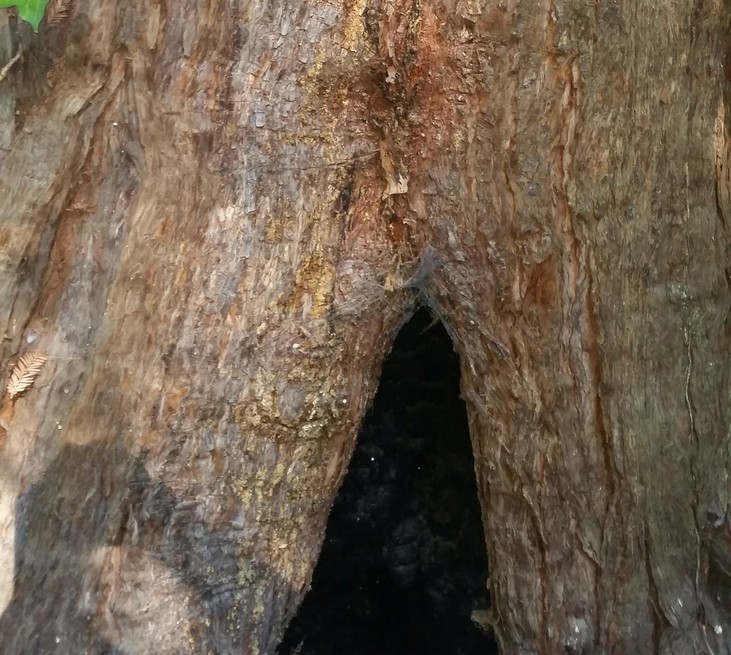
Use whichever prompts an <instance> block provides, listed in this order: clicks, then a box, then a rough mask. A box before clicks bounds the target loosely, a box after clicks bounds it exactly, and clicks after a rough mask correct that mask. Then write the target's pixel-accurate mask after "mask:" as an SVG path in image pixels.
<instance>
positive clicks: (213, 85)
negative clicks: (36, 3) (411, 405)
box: [0, 0, 731, 655]
mask: <svg viewBox="0 0 731 655" xmlns="http://www.w3.org/2000/svg"><path fill="white" fill-rule="evenodd" d="M729 13H730V12H729V5H728V2H727V1H726V0H695V1H694V2H687V1H685V0H682V1H678V2H666V3H663V6H662V7H661V8H660V9H658V7H657V3H656V2H650V1H649V0H627V1H626V2H623V3H616V2H609V1H606V2H598V1H597V2H594V3H589V2H583V1H579V2H576V1H574V2H569V1H568V0H549V1H548V2H545V3H540V4H539V3H537V2H535V1H534V0H531V1H528V0H500V1H499V2H498V1H497V0H457V1H456V2H455V1H454V0H442V1H441V2H440V1H439V0H350V1H349V2H345V3H342V4H339V3H328V2H319V1H316V0H291V1H290V2H286V3H284V2H279V1H278V0H268V1H266V2H265V1H259V0H251V1H250V2H239V1H237V0H231V1H229V2H222V1H221V0H204V1H200V2H193V1H185V2H160V1H156V0H145V1H144V2H142V1H141V0H129V1H128V2H124V3H117V2H111V1H110V0H102V1H99V2H84V1H81V2H70V0H60V1H59V2H54V3H52V5H51V7H50V9H49V15H48V16H47V18H46V21H45V23H44V25H43V26H42V27H41V30H40V34H39V35H35V34H33V33H32V32H31V31H30V29H29V28H28V27H27V26H26V25H22V24H17V23H16V21H15V19H14V18H12V17H9V18H8V19H7V20H8V22H7V24H6V25H5V24H4V25H3V26H2V29H1V30H0V57H2V58H3V59H2V61H0V65H2V64H4V63H5V61H6V60H7V59H9V57H10V56H11V55H12V54H14V53H15V52H17V50H18V48H20V47H22V48H23V50H24V54H23V56H22V59H21V60H20V61H19V62H17V63H16V64H15V65H14V66H13V67H12V68H11V69H10V71H9V73H8V76H7V78H6V79H5V80H3V81H1V82H0V118H2V121H3V122H2V123H1V124H0V157H1V158H2V159H1V163H0V166H2V171H1V173H0V245H1V246H2V252H1V255H0V256H1V259H0V322H1V323H2V326H3V330H4V339H3V342H2V361H3V362H8V364H9V366H11V367H12V365H13V361H14V360H13V357H15V356H16V355H18V354H22V353H23V352H25V351H27V350H31V349H32V350H39V351H42V352H43V353H45V354H47V356H48V358H49V360H48V363H47V364H46V366H45V368H44V369H43V371H42V372H41V374H40V376H39V377H38V379H37V380H36V382H35V385H34V386H33V387H32V388H31V389H30V390H28V391H27V392H26V393H25V395H23V396H21V397H18V398H13V399H11V398H10V397H9V396H8V395H7V394H6V397H5V399H4V401H3V407H2V410H0V411H1V415H2V423H1V424H0V425H1V426H2V430H0V433H2V432H5V433H6V434H5V435H4V442H3V450H2V455H1V463H2V487H1V498H2V500H1V501H0V544H1V547H0V561H1V562H2V563H3V564H4V565H5V566H1V567H0V571H2V576H4V577H3V581H2V585H0V588H2V589H3V590H4V592H5V593H4V596H3V604H4V605H7V607H6V609H5V611H4V614H3V616H2V620H1V621H0V651H2V652H3V653H8V654H11V653H82V652H89V653H107V652H118V653H127V654H132V653H149V652H154V653H159V654H165V653H171V654H172V653H181V652H194V653H207V652H211V653H217V654H225V653H272V652H273V650H274V647H275V645H276V643H277V642H278V640H279V639H280V638H281V635H282V633H283V630H284V628H285V627H286V625H287V622H288V620H289V619H290V618H291V617H292V616H293V614H294V612H295V611H296V608H297V606H298V604H299V602H300V601H301V600H302V598H303V595H304V593H305V591H306V589H307V586H308V583H309V580H310V577H311V574H312V569H313V566H314V563H315V561H316V559H317V556H318V552H319V548H320V545H321V540H322V535H323V531H324V528H325V524H326V521H327V516H328V512H329V509H330V506H331V503H332V501H333V498H334V494H335V492H336V490H337V487H338V485H339V482H340V480H341V479H342V476H343V474H344V471H345V469H346V468H347V465H348V460H349V456H350V453H351V452H352V449H353V445H354V440H355V437H356V433H357V429H358V426H359V423H360V421H361V418H362V416H363V414H364V411H365V409H366V408H367V406H368V404H369V402H370V401H371V399H372V397H373V394H374V391H375V388H376V385H377V383H378V376H379V371H380V365H381V362H382V360H383V357H384V356H385V353H386V352H387V351H388V349H389V347H390V344H391V343H392V340H393V338H394V335H395V333H396V331H397V329H398V327H399V325H400V324H401V322H402V321H403V320H404V317H405V316H406V315H407V314H408V312H409V311H410V308H412V307H413V304H414V302H415V299H416V300H418V301H420V302H424V303H426V304H427V305H428V306H429V307H430V308H431V309H432V311H433V312H434V313H435V314H436V315H437V316H439V317H440V318H441V320H442V321H443V322H444V324H445V326H446V327H447V329H448V330H449V332H450V334H451V336H452V339H453V341H454V345H455V348H456V350H457V352H458V353H459V355H460V358H461V363H462V389H463V395H464V396H465V398H466V400H467V405H468V411H469V414H470V426H471V434H472V441H473V447H474V452H475V458H476V465H477V475H478V485H479V489H480V496H481V498H480V499H481V503H482V511H483V523H484V528H485V535H486V541H487V543H488V551H489V558H490V564H491V581H490V592H491V597H492V601H493V607H494V612H493V617H494V628H495V632H496V635H497V638H498V640H499V643H500V646H501V652H502V653H504V654H505V655H513V654H518V653H520V654H528V653H546V654H549V653H616V654H626V653H656V652H657V653H663V654H665V653H675V654H677V655H685V654H687V653H693V652H699V653H700V652H704V653H705V652H712V653H729V652H731V646H729V640H730V639H731V638H729V634H731V621H730V620H729V616H728V613H727V609H728V608H727V607H724V603H726V602H727V600H728V597H729V595H731V591H730V590H731V565H729V562H731V545H730V544H731V528H730V527H729V525H730V524H731V515H729V514H727V512H728V510H729V503H730V502H731V489H730V488H729V477H728V474H729V449H728V441H727V433H728V430H727V426H728V420H729V416H728V409H727V407H728V397H729V393H728V392H729V390H728V373H729V352H728V350H729V348H728V333H727V316H728V310H729V284H728V279H729V276H730V275H731V274H730V273H729V271H730V270H731V268H729V267H730V266H731V263H730V262H729V235H728V221H729V220H730V219H731V173H730V171H731V159H730V158H729V147H728V143H729V138H731V137H730V136H729V135H730V130H731V117H729V116H728V115H727V113H726V112H727V107H729V106H730V105H729V102H730V101H731V95H729V89H730V88H731V77H729V74H728V71H729V70H731V57H728V56H727V55H728V51H726V50H725V49H726V48H728V47H729V43H731V40H730V39H729V29H728V23H729ZM6 16H8V14H0V19H2V20H3V21H5V20H6ZM725 57H726V62H725V63H726V68H725V69H724V58H725ZM724 94H725V95H724ZM12 116H14V119H15V120H14V122H11V121H10V120H9V117H12ZM7 372H8V374H9V373H10V370H9V369H8V371H7ZM8 377H9V376H6V380H7V379H8Z"/></svg>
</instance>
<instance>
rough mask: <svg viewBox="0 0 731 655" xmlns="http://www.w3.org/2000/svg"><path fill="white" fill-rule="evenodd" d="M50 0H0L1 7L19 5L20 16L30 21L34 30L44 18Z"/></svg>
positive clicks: (35, 30)
mask: <svg viewBox="0 0 731 655" xmlns="http://www.w3.org/2000/svg"><path fill="white" fill-rule="evenodd" d="M47 4H48V0H0V7H17V8H18V16H20V17H21V18H22V19H23V20H24V21H26V22H27V23H30V25H31V27H32V28H33V31H34V32H37V31H38V26H39V25H40V24H41V21H42V20H43V13H44V12H45V11H46V5H47Z"/></svg>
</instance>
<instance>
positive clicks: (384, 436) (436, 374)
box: [278, 309, 498, 655]
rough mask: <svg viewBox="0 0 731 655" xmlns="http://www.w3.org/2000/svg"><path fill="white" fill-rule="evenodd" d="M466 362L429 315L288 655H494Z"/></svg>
mask: <svg viewBox="0 0 731 655" xmlns="http://www.w3.org/2000/svg"><path fill="white" fill-rule="evenodd" d="M459 379H460V372H459V361H458V357H457V355H456V354H455V353H454V351H453V349H452V343H451V340H450V338H449V336H448V334H447V332H446V331H445V329H444V327H443V326H442V325H441V323H439V322H433V320H432V317H431V316H430V314H429V313H428V312H427V311H426V310H425V309H421V310H419V311H417V312H416V314H415V315H414V316H413V318H412V319H411V320H410V321H409V322H408V323H407V324H406V325H405V326H404V327H403V328H402V329H401V331H400V332H399V334H398V336H397V338H396V341H395V344H394V346H393V349H392V351H391V353H390V354H389V356H388V357H387V359H386V361H385V362H384V366H383V373H382V376H381V380H380V384H379V388H378V393H377V395H376V398H375V401H374V403H373V407H372V408H371V410H370V411H369V413H368V415H367V416H366V418H365V421H364V423H363V427H362V429H361V433H360V435H359V437H358V444H357V447H356V450H355V453H354V454H353V458H352V461H351V463H350V468H349V471H348V474H347V476H346V478H345V480H344V482H343V485H342V487H341V489H340V491H339V493H338V495H337V498H336V500H335V503H334V506H333V509H332V512H331V515H330V519H329V521H328V527H327V533H326V537H325V543H324V544H323V548H322V552H321V554H320V558H319V560H318V564H317V568H316V569H315V572H314V576H313V580H312V586H311V588H310V591H309V592H308V594H307V596H306V597H305V599H304V602H303V604H302V606H301V607H300V609H299V611H298V613H297V615H296V616H295V618H294V619H293V621H292V623H291V624H290V626H289V629H288V631H287V633H286V635H285V638H284V640H283V642H282V644H281V645H280V648H279V650H278V652H279V653H280V655H292V654H294V653H297V654H299V655H314V654H317V655H330V654H335V653H342V654H343V655H345V654H348V655H361V654H362V655H366V654H368V655H406V654H410V653H420V654H421V653H435V654H436V653H439V654H440V655H443V654H444V653H462V654H464V655H471V654H473V653H474V654H477V653H479V654H480V655H488V654H490V653H497V652H498V650H497V647H496V645H495V643H494V642H493V641H492V639H491V638H490V637H489V636H487V634H486V633H485V632H484V631H483V629H482V628H480V627H478V624H479V623H481V620H482V619H484V617H485V610H486V609H487V607H488V603H489V599H488V594H487V591H486V581H487V577H488V565H487V557H486V554H485V542H484V536H483V528H482V522H481V516H480V506H479V501H478V497H477V487H476V483H475V473H474V459H473V456H472V449H471V445H470V437H469V430H468V425H467V416H466V411H465V406H464V402H463V401H462V399H461V398H460V391H459Z"/></svg>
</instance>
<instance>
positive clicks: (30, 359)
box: [5, 350, 48, 400]
mask: <svg viewBox="0 0 731 655" xmlns="http://www.w3.org/2000/svg"><path fill="white" fill-rule="evenodd" d="M46 361H48V357H46V355H45V353H42V352H41V351H40V350H29V351H28V352H27V353H24V354H23V355H21V356H20V358H19V359H18V361H17V363H16V364H15V366H14V367H13V371H12V372H11V373H10V379H9V380H8V386H7V387H5V393H6V395H7V396H8V398H10V400H15V399H16V398H17V397H18V396H20V395H21V394H22V393H25V392H26V391H28V389H30V388H31V387H32V386H33V383H34V382H35V381H36V378H37V377H38V376H39V375H40V373H41V370H42V369H43V365H44V364H45V363H46Z"/></svg>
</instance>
